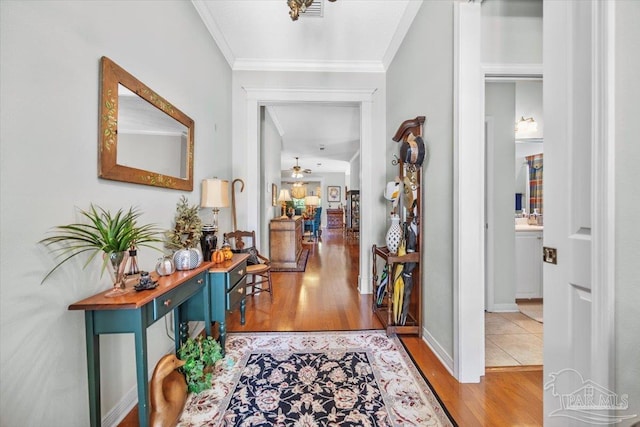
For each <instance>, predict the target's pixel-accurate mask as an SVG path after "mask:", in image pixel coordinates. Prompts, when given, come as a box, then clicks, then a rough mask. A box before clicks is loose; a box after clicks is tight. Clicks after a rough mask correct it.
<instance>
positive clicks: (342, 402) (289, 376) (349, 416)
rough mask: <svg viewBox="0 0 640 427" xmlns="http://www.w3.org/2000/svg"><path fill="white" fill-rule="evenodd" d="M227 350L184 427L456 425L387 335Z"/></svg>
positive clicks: (261, 339)
mask: <svg viewBox="0 0 640 427" xmlns="http://www.w3.org/2000/svg"><path fill="white" fill-rule="evenodd" d="M226 346H227V351H226V356H225V358H224V359H222V360H221V361H219V362H218V364H217V365H216V371H215V373H214V381H213V388H212V389H210V390H206V391H204V392H202V393H200V394H198V395H194V394H190V395H189V397H188V399H187V404H186V405H185V409H184V411H183V413H182V418H181V419H180V422H179V423H178V426H182V427H187V426H189V427H192V426H301V427H302V426H304V427H314V426H332V427H338V426H384V427H391V426H396V427H400V426H403V427H409V426H451V425H454V423H452V422H451V421H450V420H449V418H448V415H447V413H446V412H445V410H444V409H443V407H442V405H441V404H440V402H439V401H438V399H437V397H436V396H435V394H434V392H433V391H432V390H431V389H430V387H429V385H428V384H427V383H426V382H425V381H424V379H423V378H422V376H421V375H420V372H419V371H418V370H417V369H416V367H415V366H414V364H413V362H412V361H411V359H410V358H409V356H408V354H407V353H406V351H405V350H404V347H403V346H402V344H401V343H400V342H399V340H398V339H397V338H395V337H394V338H388V337H387V336H386V334H385V333H384V331H347V332H290V333H277V332H263V333H232V334H229V335H228V336H227V344H226Z"/></svg>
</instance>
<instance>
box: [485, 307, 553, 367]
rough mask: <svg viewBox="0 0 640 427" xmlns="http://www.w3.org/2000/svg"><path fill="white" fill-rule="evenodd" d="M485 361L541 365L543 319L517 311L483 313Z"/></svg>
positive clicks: (497, 363) (506, 364)
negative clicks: (534, 318)
mask: <svg viewBox="0 0 640 427" xmlns="http://www.w3.org/2000/svg"><path fill="white" fill-rule="evenodd" d="M484 322H485V365H486V367H500V366H531V365H542V360H543V358H542V323H539V322H536V321H535V320H533V319H531V318H529V317H527V316H525V315H524V314H522V313H520V312H517V313H485V320H484Z"/></svg>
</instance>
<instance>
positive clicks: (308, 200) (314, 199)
mask: <svg viewBox="0 0 640 427" xmlns="http://www.w3.org/2000/svg"><path fill="white" fill-rule="evenodd" d="M319 201H320V200H319V199H318V196H307V197H305V198H304V204H305V205H307V206H318V204H319V203H318V202H319Z"/></svg>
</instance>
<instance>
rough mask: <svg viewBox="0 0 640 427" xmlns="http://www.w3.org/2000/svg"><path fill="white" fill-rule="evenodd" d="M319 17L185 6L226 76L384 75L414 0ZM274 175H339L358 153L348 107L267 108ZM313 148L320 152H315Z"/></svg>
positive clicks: (262, 6) (355, 113)
mask: <svg viewBox="0 0 640 427" xmlns="http://www.w3.org/2000/svg"><path fill="white" fill-rule="evenodd" d="M316 2H319V3H320V8H321V9H322V11H321V14H322V16H306V15H305V14H300V18H299V19H298V20H297V21H292V20H291V18H290V17H289V6H288V5H287V0H192V3H193V4H194V6H195V7H196V10H197V11H198V13H199V14H200V16H201V18H202V20H203V21H204V23H205V25H206V27H207V29H208V30H209V32H210V33H211V35H212V36H213V38H214V40H215V41H216V43H217V45H218V47H219V48H220V50H221V52H222V54H223V55H224V57H225V58H226V60H227V62H228V63H229V65H230V66H231V68H232V69H233V70H270V71H326V72H385V71H386V69H387V67H388V66H389V64H390V63H391V60H392V59H393V56H394V55H395V53H396V51H397V49H398V47H399V46H400V43H401V42H402V39H403V38H404V36H405V34H406V32H407V30H408V28H409V26H410V25H411V22H412V21H413V18H414V17H415V15H416V13H417V11H418V10H419V8H420V6H421V4H422V1H417V0H337V1H335V2H328V1H326V0H316ZM268 112H269V114H270V116H271V117H272V119H273V120H274V123H275V125H276V128H277V129H278V131H279V133H280V135H281V136H282V140H283V147H282V169H283V170H284V169H288V168H290V167H292V166H293V165H294V164H295V157H299V158H300V160H299V163H300V166H302V167H303V168H308V169H311V170H312V171H313V172H314V174H316V173H323V172H346V171H347V170H348V166H349V163H348V162H349V160H351V159H352V158H353V156H354V155H355V154H356V153H357V151H358V149H359V147H360V109H359V106H358V105H354V104H320V103H318V104H311V103H297V104H289V105H283V104H278V105H273V106H268ZM321 145H323V146H324V149H323V150H321V149H320V147H321Z"/></svg>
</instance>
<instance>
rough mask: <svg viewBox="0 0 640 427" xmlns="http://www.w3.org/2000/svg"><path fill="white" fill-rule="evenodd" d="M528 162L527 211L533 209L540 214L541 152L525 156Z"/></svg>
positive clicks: (531, 211)
mask: <svg viewBox="0 0 640 427" xmlns="http://www.w3.org/2000/svg"><path fill="white" fill-rule="evenodd" d="M526 158H527V163H528V164H529V213H533V210H534V209H537V210H538V213H539V214H540V215H542V207H543V204H542V196H543V194H544V191H543V189H544V187H543V185H542V153H540V154H534V155H533V156H527V157H526Z"/></svg>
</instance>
